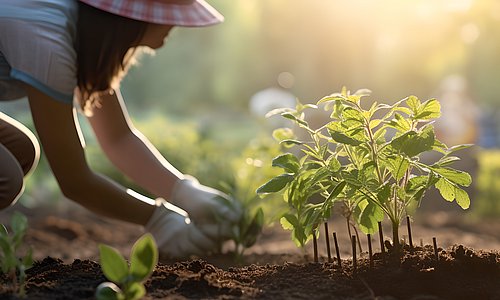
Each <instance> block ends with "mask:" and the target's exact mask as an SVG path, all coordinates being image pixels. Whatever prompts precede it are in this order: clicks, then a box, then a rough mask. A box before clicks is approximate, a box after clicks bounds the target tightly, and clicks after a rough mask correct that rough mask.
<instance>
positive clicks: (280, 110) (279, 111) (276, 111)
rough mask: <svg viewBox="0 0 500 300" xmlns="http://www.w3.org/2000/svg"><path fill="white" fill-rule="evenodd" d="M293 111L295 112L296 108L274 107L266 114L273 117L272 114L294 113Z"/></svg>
mask: <svg viewBox="0 0 500 300" xmlns="http://www.w3.org/2000/svg"><path fill="white" fill-rule="evenodd" d="M293 112H295V110H294V109H292V108H288V107H284V108H275V109H273V110H271V111H269V112H267V113H266V115H265V117H266V118H270V117H272V116H274V115H282V114H284V113H293Z"/></svg>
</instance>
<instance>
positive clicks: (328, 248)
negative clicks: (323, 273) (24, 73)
mask: <svg viewBox="0 0 500 300" xmlns="http://www.w3.org/2000/svg"><path fill="white" fill-rule="evenodd" d="M325 239H326V254H327V255H328V262H332V252H331V251H330V234H329V233H328V222H325Z"/></svg>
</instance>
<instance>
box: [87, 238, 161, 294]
mask: <svg viewBox="0 0 500 300" xmlns="http://www.w3.org/2000/svg"><path fill="white" fill-rule="evenodd" d="M99 252H100V261H101V269H102V272H103V273H104V276H106V278H107V279H108V280H109V281H110V282H103V283H101V284H99V286H98V287H97V289H96V293H95V296H96V299H97V300H136V299H140V298H142V297H143V296H144V295H145V294H146V289H145V287H144V284H143V282H144V281H146V279H148V277H149V276H150V275H151V273H152V272H153V270H154V268H155V266H156V264H157V263H158V250H157V247H156V243H155V241H154V238H153V237H152V236H151V235H150V234H145V235H143V236H142V237H141V238H140V239H139V240H137V241H136V242H135V244H134V246H133V247H132V253H131V257H130V266H129V265H128V264H127V261H126V260H125V258H124V257H123V256H122V255H121V254H120V253H119V252H118V250H116V249H114V248H112V247H109V246H106V245H100V246H99Z"/></svg>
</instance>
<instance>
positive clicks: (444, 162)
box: [433, 156, 460, 167]
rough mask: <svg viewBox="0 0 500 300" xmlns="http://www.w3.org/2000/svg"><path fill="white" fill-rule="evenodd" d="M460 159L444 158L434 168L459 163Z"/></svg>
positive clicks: (453, 157) (454, 157)
mask: <svg viewBox="0 0 500 300" xmlns="http://www.w3.org/2000/svg"><path fill="white" fill-rule="evenodd" d="M459 160H460V157H456V156H443V157H442V158H441V159H440V160H439V161H437V162H436V163H435V164H434V165H433V166H436V167H446V166H448V165H451V164H452V163H454V162H456V161H459Z"/></svg>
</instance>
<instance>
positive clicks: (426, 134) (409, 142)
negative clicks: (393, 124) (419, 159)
mask: <svg viewBox="0 0 500 300" xmlns="http://www.w3.org/2000/svg"><path fill="white" fill-rule="evenodd" d="M433 145H434V130H433V128H432V127H431V126H428V127H426V128H424V130H422V132H420V133H417V132H415V131H409V132H407V133H404V134H403V135H401V136H399V137H397V138H395V139H393V140H392V141H391V146H392V147H393V148H394V149H396V150H398V151H400V152H403V153H405V154H406V155H408V156H409V157H414V156H417V155H418V154H420V153H422V152H425V151H429V150H431V149H432V146H433Z"/></svg>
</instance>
